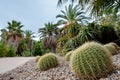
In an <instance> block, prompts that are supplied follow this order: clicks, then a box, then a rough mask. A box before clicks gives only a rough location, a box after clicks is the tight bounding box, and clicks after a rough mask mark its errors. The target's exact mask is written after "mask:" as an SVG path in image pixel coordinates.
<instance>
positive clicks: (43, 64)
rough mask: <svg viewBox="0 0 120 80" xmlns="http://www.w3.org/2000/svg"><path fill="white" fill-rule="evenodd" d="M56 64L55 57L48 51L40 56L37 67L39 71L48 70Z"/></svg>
mask: <svg viewBox="0 0 120 80" xmlns="http://www.w3.org/2000/svg"><path fill="white" fill-rule="evenodd" d="M57 65H58V60H57V57H56V56H55V55H54V54H52V53H48V54H45V55H43V56H41V57H40V59H39V61H38V64H37V66H38V68H39V69H40V70H41V71H45V70H48V69H50V68H53V67H56V66H57Z"/></svg>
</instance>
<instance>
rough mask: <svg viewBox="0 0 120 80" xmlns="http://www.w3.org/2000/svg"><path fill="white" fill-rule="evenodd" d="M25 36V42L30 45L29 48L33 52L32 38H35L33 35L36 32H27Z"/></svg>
mask: <svg viewBox="0 0 120 80" xmlns="http://www.w3.org/2000/svg"><path fill="white" fill-rule="evenodd" d="M24 34H25V40H26V43H27V45H28V48H29V49H30V52H32V49H33V40H32V38H33V37H35V36H34V35H33V34H34V32H32V31H31V30H26V31H25V32H24Z"/></svg>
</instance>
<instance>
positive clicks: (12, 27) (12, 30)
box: [7, 20, 23, 51]
mask: <svg viewBox="0 0 120 80" xmlns="http://www.w3.org/2000/svg"><path fill="white" fill-rule="evenodd" d="M22 27H23V25H21V23H20V22H17V21H15V20H12V22H8V26H7V29H8V34H7V44H8V45H10V44H11V43H14V47H15V51H17V48H18V45H19V43H20V41H21V39H22V32H23V30H22V29H21V28H22Z"/></svg>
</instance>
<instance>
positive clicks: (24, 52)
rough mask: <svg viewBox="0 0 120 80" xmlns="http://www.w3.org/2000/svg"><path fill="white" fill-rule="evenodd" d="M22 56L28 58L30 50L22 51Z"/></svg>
mask: <svg viewBox="0 0 120 80" xmlns="http://www.w3.org/2000/svg"><path fill="white" fill-rule="evenodd" d="M22 56H24V57H28V56H30V50H29V49H27V50H25V51H23V53H22Z"/></svg>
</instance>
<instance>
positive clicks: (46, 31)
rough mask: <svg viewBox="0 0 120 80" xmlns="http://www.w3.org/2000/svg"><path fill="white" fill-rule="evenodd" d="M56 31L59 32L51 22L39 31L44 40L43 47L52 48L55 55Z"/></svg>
mask: <svg viewBox="0 0 120 80" xmlns="http://www.w3.org/2000/svg"><path fill="white" fill-rule="evenodd" d="M56 30H58V28H57V27H56V25H55V24H53V23H50V22H48V23H47V24H45V27H43V28H40V29H39V33H40V34H41V37H42V38H43V46H44V47H45V48H51V52H53V53H55V52H56V44H57V38H56Z"/></svg>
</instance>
